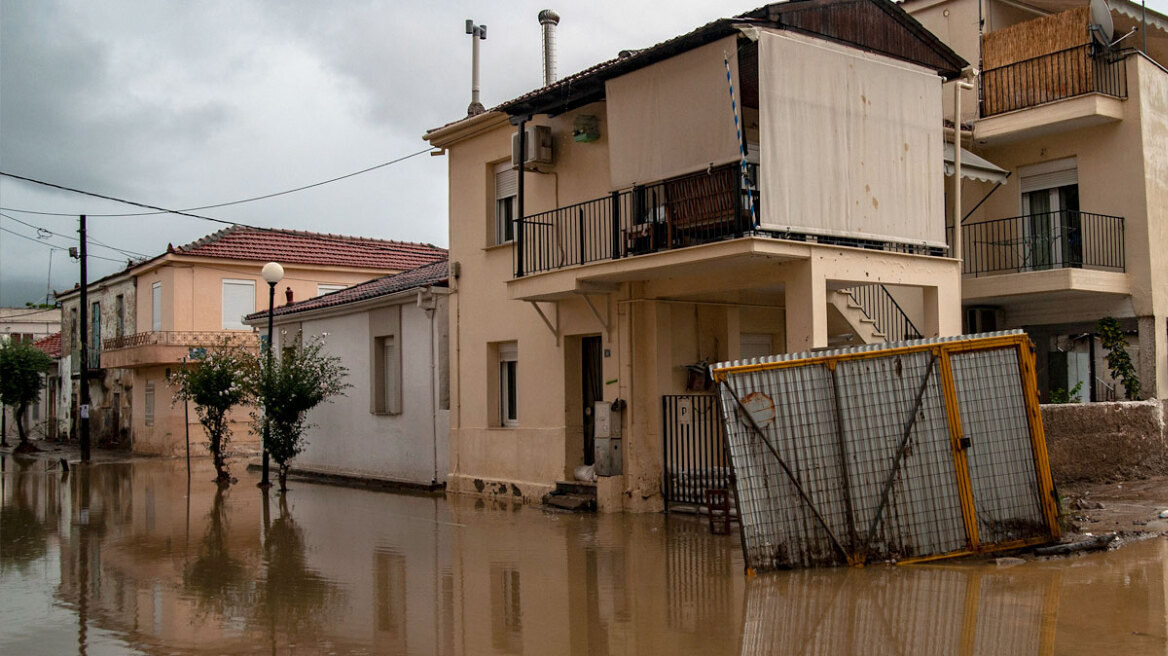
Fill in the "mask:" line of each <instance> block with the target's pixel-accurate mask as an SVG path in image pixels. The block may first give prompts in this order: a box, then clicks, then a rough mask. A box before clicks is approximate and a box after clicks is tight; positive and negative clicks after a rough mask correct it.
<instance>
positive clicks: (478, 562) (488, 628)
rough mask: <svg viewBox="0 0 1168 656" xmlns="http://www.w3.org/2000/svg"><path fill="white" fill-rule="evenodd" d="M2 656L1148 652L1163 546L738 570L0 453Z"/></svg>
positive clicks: (245, 480) (393, 505) (672, 532)
mask: <svg viewBox="0 0 1168 656" xmlns="http://www.w3.org/2000/svg"><path fill="white" fill-rule="evenodd" d="M2 464H3V473H2V477H0V480H2V486H3V489H2V497H3V507H2V512H0V591H2V593H0V654H22V655H23V654H30V655H31V654H72V653H76V654H127V653H129V654H332V653H335V654H488V653H497V654H649V653H682V652H685V653H702V654H753V653H760V654H762V653H767V654H774V653H789V654H996V655H1014V654H1017V655H1022V654H1027V655H1030V654H1100V653H1124V654H1165V653H1168V639H1166V635H1168V585H1166V581H1165V563H1166V562H1168V541H1166V540H1164V539H1162V538H1156V539H1150V540H1146V541H1143V542H1139V543H1136V544H1132V545H1129V546H1126V547H1124V548H1123V549H1121V550H1119V551H1115V552H1111V553H1101V554H1093V555H1089V556H1082V557H1074V558H1068V559H1059V560H1049V561H1036V562H1027V563H1024V564H1018V565H1014V566H1010V567H1002V566H998V565H996V564H994V563H993V562H992V561H989V562H984V561H981V562H969V563H957V564H952V563H950V564H944V565H935V564H934V565H917V566H911V567H883V566H880V567H869V568H865V569H833V570H816V571H799V572H785V573H778V574H773V575H765V576H759V577H757V578H754V579H750V580H747V578H746V577H744V576H743V574H742V555H741V551H740V548H739V545H738V539H737V537H736V536H731V537H725V536H713V535H710V534H709V532H708V529H707V527H706V525H705V524H704V523H701V522H697V521H694V520H693V519H692V518H688V517H678V516H674V517H667V516H664V515H573V514H560V513H549V512H545V511H543V510H541V509H539V508H535V507H530V506H526V507H525V506H518V505H514V506H513V505H498V504H494V503H491V502H483V501H479V500H476V499H468V498H460V497H459V498H455V497H452V498H450V499H443V498H442V497H432V496H420V495H407V494H393V493H387V492H378V491H367V490H358V489H350V488H342V487H335V486H328V485H321V484H315V483H308V482H304V481H293V482H292V483H291V484H290V485H291V487H292V489H291V491H290V492H289V493H288V495H287V497H286V500H285V498H283V497H281V496H280V495H278V494H276V493H272V494H271V495H270V496H269V497H268V498H267V500H266V501H265V498H264V495H263V494H262V493H261V492H260V491H259V490H258V489H256V487H255V482H256V481H257V480H258V476H257V475H255V474H253V473H250V472H243V471H242V466H240V465H238V464H237V466H236V472H235V473H236V475H237V476H239V477H240V481H239V483H237V484H236V485H234V486H232V487H231V488H230V489H228V490H225V491H218V490H217V489H216V487H215V486H214V485H213V484H212V483H211V478H212V476H213V474H212V471H211V468H210V463H209V462H207V461H200V462H196V465H195V467H196V469H195V471H194V473H193V475H192V477H191V482H190V486H189V495H188V482H187V475H186V468H185V462H182V461H177V460H176V461H172V460H149V461H137V462H134V463H128V462H127V463H107V464H96V465H92V466H90V467H76V468H75V469H74V470H73V471H72V472H70V473H69V474H68V475H64V474H62V473H61V472H60V471H58V470H57V469H56V465H55V464H54V463H51V462H49V461H46V460H14V459H13V458H12V457H9V456H4V457H3V460H2Z"/></svg>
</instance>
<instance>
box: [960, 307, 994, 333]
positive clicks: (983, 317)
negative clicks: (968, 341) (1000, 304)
mask: <svg viewBox="0 0 1168 656" xmlns="http://www.w3.org/2000/svg"><path fill="white" fill-rule="evenodd" d="M1001 312H1002V311H1001V310H999V309H998V308H996V307H992V306H975V307H968V308H965V333H966V334H974V333H992V332H995V331H997V330H1001V328H999V326H1001V325H1002V317H1001Z"/></svg>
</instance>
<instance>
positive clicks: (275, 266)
mask: <svg viewBox="0 0 1168 656" xmlns="http://www.w3.org/2000/svg"><path fill="white" fill-rule="evenodd" d="M260 275H261V276H263V278H264V280H265V281H267V283H268V284H269V285H274V284H276V283H278V282H280V281H281V280H283V279H284V267H282V266H280V264H279V263H277V262H268V263H267V264H265V265H264V268H263V270H261V271H260Z"/></svg>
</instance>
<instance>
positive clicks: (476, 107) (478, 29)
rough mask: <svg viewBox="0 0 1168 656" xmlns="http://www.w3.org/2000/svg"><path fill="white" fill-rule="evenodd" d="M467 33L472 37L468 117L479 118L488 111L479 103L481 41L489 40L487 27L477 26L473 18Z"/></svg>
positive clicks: (467, 21) (468, 22) (468, 20)
mask: <svg viewBox="0 0 1168 656" xmlns="http://www.w3.org/2000/svg"><path fill="white" fill-rule="evenodd" d="M466 33H467V34H469V35H470V40H471V43H472V44H473V45H472V46H471V51H470V52H471V54H470V105H468V106H467V108H466V115H467V116H477V115H479V114H482V113H483V112H485V111H487V108H486V107H483V104H482V103H481V102H479V41H482V40H484V39H486V38H487V26H486V25H475V24H474V19H473V18H468V19H466Z"/></svg>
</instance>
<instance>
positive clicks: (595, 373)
mask: <svg viewBox="0 0 1168 656" xmlns="http://www.w3.org/2000/svg"><path fill="white" fill-rule="evenodd" d="M601 348H602V347H601V343H600V336H599V335H596V336H593V337H582V338H580V373H581V379H580V390H581V394H582V399H581V400H582V401H583V405H584V407H583V412H584V422H583V423H584V464H585V465H591V464H595V462H596V411H595V404H596V402H597V401H601V400H603V399H604V381H603V380H602V379H603V377H604V361H603V358H604V353H603V351H602V350H601Z"/></svg>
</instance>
